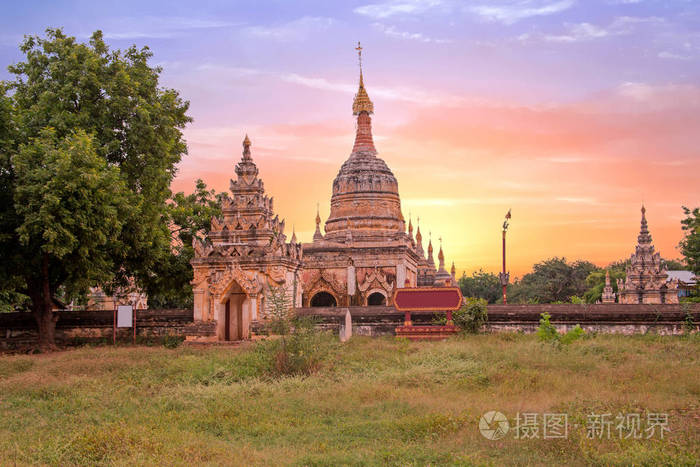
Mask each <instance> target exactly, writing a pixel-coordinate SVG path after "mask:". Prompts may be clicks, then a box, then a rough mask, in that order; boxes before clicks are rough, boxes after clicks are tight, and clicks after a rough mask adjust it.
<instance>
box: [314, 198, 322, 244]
mask: <svg viewBox="0 0 700 467" xmlns="http://www.w3.org/2000/svg"><path fill="white" fill-rule="evenodd" d="M320 209H321V208H320V204H319V203H316V231H315V232H314V241H320V240H323V234H322V233H321V212H320Z"/></svg>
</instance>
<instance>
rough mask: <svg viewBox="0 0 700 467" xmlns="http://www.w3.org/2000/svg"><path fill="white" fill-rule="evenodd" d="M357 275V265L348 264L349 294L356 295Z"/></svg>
mask: <svg viewBox="0 0 700 467" xmlns="http://www.w3.org/2000/svg"><path fill="white" fill-rule="evenodd" d="M356 283H357V277H356V276H355V266H348V295H349V296H350V297H352V296H353V295H355V287H356Z"/></svg>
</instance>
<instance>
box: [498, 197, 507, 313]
mask: <svg viewBox="0 0 700 467" xmlns="http://www.w3.org/2000/svg"><path fill="white" fill-rule="evenodd" d="M509 219H510V209H509V210H508V213H507V214H506V219H505V221H503V271H502V272H500V273H499V274H498V280H499V281H500V282H501V287H502V288H503V304H504V305H505V304H506V303H508V301H507V298H506V290H507V288H508V281H509V280H510V273H509V272H506V232H507V231H508V225H509V224H508V220H509Z"/></svg>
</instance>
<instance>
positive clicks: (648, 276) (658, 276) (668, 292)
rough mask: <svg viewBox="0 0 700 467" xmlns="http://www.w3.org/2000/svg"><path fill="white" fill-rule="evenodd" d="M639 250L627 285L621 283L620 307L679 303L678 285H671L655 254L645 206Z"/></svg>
mask: <svg viewBox="0 0 700 467" xmlns="http://www.w3.org/2000/svg"><path fill="white" fill-rule="evenodd" d="M637 242H638V243H637V248H636V249H635V252H634V253H633V254H632V256H631V257H630V264H629V266H627V270H626V274H627V277H626V278H625V280H624V282H623V281H622V280H621V279H618V281H617V290H618V294H619V302H620V303H678V294H677V291H676V289H677V286H678V285H677V283H675V282H667V278H668V274H667V269H666V265H665V264H663V261H662V260H661V256H660V255H659V253H655V252H654V246H653V245H652V244H651V234H649V229H648V227H647V218H646V209H645V208H644V206H642V222H641V227H640V230H639V236H638V237H637Z"/></svg>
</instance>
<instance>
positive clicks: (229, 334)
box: [218, 281, 250, 341]
mask: <svg viewBox="0 0 700 467" xmlns="http://www.w3.org/2000/svg"><path fill="white" fill-rule="evenodd" d="M221 301H222V305H223V306H222V307H221V308H220V310H221V311H220V314H219V316H218V321H219V324H218V327H219V331H218V334H219V340H224V341H237V340H241V339H246V338H247V335H248V333H247V327H248V325H249V319H248V316H245V313H244V308H245V307H246V304H248V303H249V302H250V299H249V298H248V294H246V293H245V291H244V290H243V289H242V288H241V286H240V285H238V283H237V282H236V281H233V282H232V283H231V285H230V287H229V288H228V290H227V291H226V292H225V293H224V295H223V297H222V300H221Z"/></svg>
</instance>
